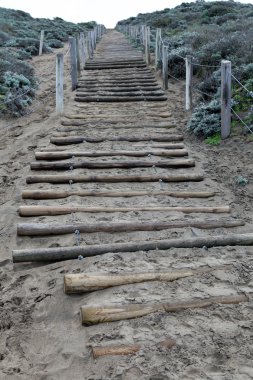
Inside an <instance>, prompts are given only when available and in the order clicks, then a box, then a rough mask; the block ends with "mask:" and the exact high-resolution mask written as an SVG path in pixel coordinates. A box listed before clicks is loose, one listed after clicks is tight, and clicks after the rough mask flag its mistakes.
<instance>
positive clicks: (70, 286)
mask: <svg viewBox="0 0 253 380" xmlns="http://www.w3.org/2000/svg"><path fill="white" fill-rule="evenodd" d="M224 269H225V270H226V269H231V266H229V265H227V266H224V265H223V266H217V267H212V268H210V267H200V268H197V269H190V268H185V269H182V270H180V271H166V272H164V271H163V272H161V271H158V272H143V273H138V272H135V273H128V274H103V273H94V274H92V273H91V274H90V273H89V274H86V273H75V274H65V276H64V292H65V293H66V294H80V293H86V292H93V291H97V290H102V289H106V288H110V287H113V286H121V285H129V284H137V283H140V282H147V281H164V282H172V281H175V280H178V279H180V278H185V277H190V276H197V275H200V274H205V273H210V272H213V271H215V270H224Z"/></svg>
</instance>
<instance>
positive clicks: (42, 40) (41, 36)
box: [39, 30, 45, 55]
mask: <svg viewBox="0 0 253 380" xmlns="http://www.w3.org/2000/svg"><path fill="white" fill-rule="evenodd" d="M44 35H45V31H44V30H42V31H41V32H40V47H39V55H42V52H43V44H44Z"/></svg>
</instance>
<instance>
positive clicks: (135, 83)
mask: <svg viewBox="0 0 253 380" xmlns="http://www.w3.org/2000/svg"><path fill="white" fill-rule="evenodd" d="M112 86H117V87H118V88H120V87H125V88H131V87H141V88H144V89H146V88H148V87H150V86H157V82H156V80H155V79H146V80H143V81H139V80H118V81H115V80H113V81H112V80H111V81H109V80H107V81H106V80H105V81H103V82H99V81H94V82H89V81H87V82H78V86H77V88H82V87H86V88H97V87H99V88H107V87H112ZM159 88H160V87H159Z"/></svg>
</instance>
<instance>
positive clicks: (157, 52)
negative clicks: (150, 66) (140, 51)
mask: <svg viewBox="0 0 253 380" xmlns="http://www.w3.org/2000/svg"><path fill="white" fill-rule="evenodd" d="M161 35H162V29H161V28H157V29H156V40H155V67H156V69H157V68H158V65H159V60H160V55H161V52H160V49H161V44H160V41H161Z"/></svg>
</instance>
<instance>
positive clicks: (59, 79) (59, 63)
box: [56, 53, 64, 115]
mask: <svg viewBox="0 0 253 380" xmlns="http://www.w3.org/2000/svg"><path fill="white" fill-rule="evenodd" d="M63 63H64V62H63V54H62V53H59V54H57V56H56V113H57V115H61V114H62V113H63V70H64V65H63Z"/></svg>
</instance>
